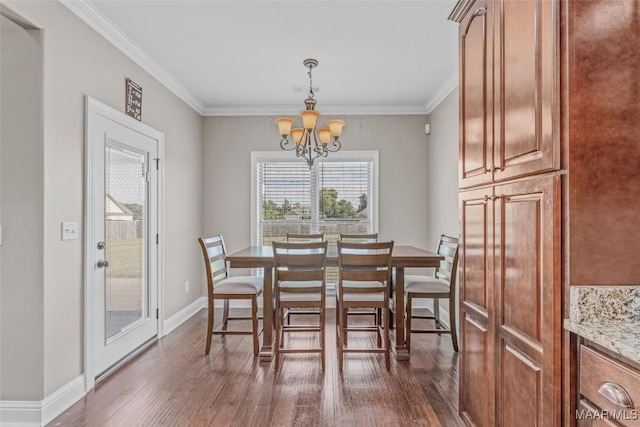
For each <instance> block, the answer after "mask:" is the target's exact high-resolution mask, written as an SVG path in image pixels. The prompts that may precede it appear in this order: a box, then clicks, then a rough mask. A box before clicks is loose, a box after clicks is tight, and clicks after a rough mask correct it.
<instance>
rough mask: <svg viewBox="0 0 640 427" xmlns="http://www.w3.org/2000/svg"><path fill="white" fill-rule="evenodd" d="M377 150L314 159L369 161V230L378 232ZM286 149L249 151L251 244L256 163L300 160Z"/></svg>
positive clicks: (255, 228) (253, 241) (255, 236)
mask: <svg viewBox="0 0 640 427" xmlns="http://www.w3.org/2000/svg"><path fill="white" fill-rule="evenodd" d="M378 159H379V156H378V151H339V152H337V153H330V154H329V157H327V158H323V159H322V160H320V159H316V160H315V162H317V163H330V162H371V195H372V196H373V199H374V200H373V203H372V204H371V232H372V233H378V232H379V227H378V203H379V201H378V199H379V195H380V192H379V183H378V182H379V179H380V174H379V166H378ZM302 161H303V160H302V159H299V158H297V157H295V156H293V153H290V152H287V151H252V152H251V213H250V214H251V217H250V218H251V245H252V246H255V245H257V244H258V221H259V218H258V163H264V162H278V163H282V162H291V163H294V162H302Z"/></svg>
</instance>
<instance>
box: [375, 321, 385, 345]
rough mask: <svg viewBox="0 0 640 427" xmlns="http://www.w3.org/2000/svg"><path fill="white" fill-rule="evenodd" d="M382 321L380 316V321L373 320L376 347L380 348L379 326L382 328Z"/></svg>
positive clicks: (380, 335)
mask: <svg viewBox="0 0 640 427" xmlns="http://www.w3.org/2000/svg"><path fill="white" fill-rule="evenodd" d="M383 325H384V321H383V320H382V318H380V321H376V322H375V326H376V331H377V332H376V345H377V346H378V348H382V330H381V328H383V327H384V326H383Z"/></svg>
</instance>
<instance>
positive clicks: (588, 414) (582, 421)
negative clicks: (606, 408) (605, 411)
mask: <svg viewBox="0 0 640 427" xmlns="http://www.w3.org/2000/svg"><path fill="white" fill-rule="evenodd" d="M576 418H577V420H578V427H619V426H620V424H616V423H614V422H613V421H609V420H608V419H606V418H605V417H604V416H603V415H602V413H601V412H600V411H599V410H598V409H597V408H596V407H595V406H593V405H591V404H590V403H589V402H588V401H586V400H584V399H582V400H580V406H579V407H578V413H577V414H576Z"/></svg>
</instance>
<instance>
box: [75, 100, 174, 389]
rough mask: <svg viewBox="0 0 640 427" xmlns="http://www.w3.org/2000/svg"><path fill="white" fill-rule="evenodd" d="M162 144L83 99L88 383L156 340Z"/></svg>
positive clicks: (147, 132)
mask: <svg viewBox="0 0 640 427" xmlns="http://www.w3.org/2000/svg"><path fill="white" fill-rule="evenodd" d="M161 143H162V134H160V133H159V132H157V131H155V130H153V129H151V128H149V127H148V126H146V125H143V124H142V123H139V122H137V121H135V120H134V119H132V118H130V117H128V116H126V115H124V114H122V113H120V112H118V111H116V110H113V109H111V108H110V107H108V106H106V105H104V104H101V103H99V102H98V101H96V100H94V99H92V98H88V99H87V141H86V144H87V147H86V148H87V191H88V192H87V199H86V203H87V207H86V208H87V216H86V218H85V219H86V222H87V225H86V229H85V232H86V238H85V240H86V245H87V246H86V271H87V279H88V280H87V289H86V290H87V291H88V292H87V294H91V296H89V295H87V297H88V298H90V301H86V303H87V304H88V305H89V307H88V311H90V312H91V314H90V315H88V316H85V320H86V321H87V325H86V326H85V327H86V328H87V331H86V332H85V336H87V335H88V334H90V337H89V340H90V342H91V343H92V344H91V348H86V350H87V351H88V355H89V356H90V358H91V359H92V360H87V362H88V364H89V366H88V368H91V369H88V370H87V371H88V372H87V374H88V375H91V378H93V379H94V380H95V378H98V377H100V376H101V375H102V374H104V373H105V372H107V371H109V370H110V369H111V368H112V367H114V366H117V364H118V363H119V362H120V361H122V360H123V359H125V358H126V357H127V356H128V355H131V354H132V353H133V352H135V351H136V350H137V349H139V348H141V346H143V345H144V344H145V343H147V342H149V341H150V340H153V339H155V338H157V336H158V325H159V321H158V317H159V315H158V314H159V313H158V307H159V304H158V295H159V293H158V283H159V273H158V271H159V270H158V268H159V259H158V254H159V239H158V237H159V226H158V224H159V191H158V182H159V163H160V161H159V154H158V153H159V149H160V145H161ZM89 181H91V182H89ZM89 216H91V218H89ZM85 359H86V358H85Z"/></svg>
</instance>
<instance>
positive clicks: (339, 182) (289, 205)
mask: <svg viewBox="0 0 640 427" xmlns="http://www.w3.org/2000/svg"><path fill="white" fill-rule="evenodd" d="M256 167H257V178H258V179H257V186H256V190H257V191H256V196H257V197H256V199H257V200H256V202H257V209H256V214H257V215H256V216H257V218H256V220H257V227H256V230H257V234H258V236H257V243H258V244H261V245H269V244H271V242H272V241H274V240H277V241H282V240H285V236H286V233H317V232H323V233H325V237H326V239H327V240H329V241H330V242H335V241H336V240H337V239H338V236H339V233H351V234H355V233H370V232H372V231H373V222H372V206H374V205H373V202H374V198H375V192H374V191H373V188H374V185H373V171H374V167H373V159H371V160H368V159H365V160H358V161H352V160H349V161H331V162H316V163H315V164H314V165H313V167H312V168H311V169H309V167H308V166H307V164H306V163H304V162H301V161H300V162H292V161H278V160H265V161H257V162H256Z"/></svg>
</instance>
